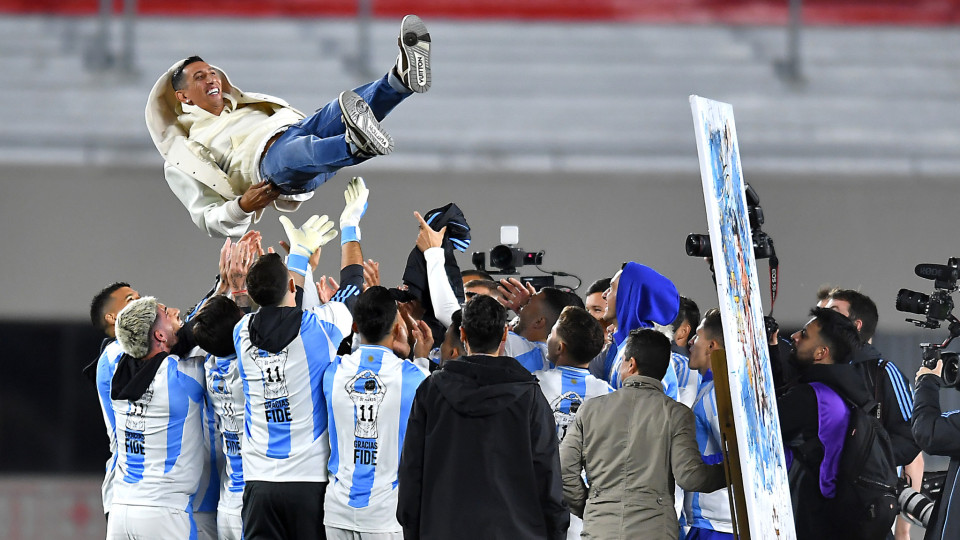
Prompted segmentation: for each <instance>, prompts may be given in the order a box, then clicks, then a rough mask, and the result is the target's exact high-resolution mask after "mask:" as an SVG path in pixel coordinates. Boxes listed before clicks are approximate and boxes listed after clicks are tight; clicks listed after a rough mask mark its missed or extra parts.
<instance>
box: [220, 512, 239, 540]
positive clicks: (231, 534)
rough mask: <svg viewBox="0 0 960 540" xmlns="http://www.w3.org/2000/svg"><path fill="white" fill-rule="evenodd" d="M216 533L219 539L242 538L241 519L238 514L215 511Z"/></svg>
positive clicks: (237, 539) (234, 539) (235, 539)
mask: <svg viewBox="0 0 960 540" xmlns="http://www.w3.org/2000/svg"><path fill="white" fill-rule="evenodd" d="M217 534H219V535H220V540H243V520H242V519H240V514H231V513H229V512H224V511H223V510H220V511H218V512H217Z"/></svg>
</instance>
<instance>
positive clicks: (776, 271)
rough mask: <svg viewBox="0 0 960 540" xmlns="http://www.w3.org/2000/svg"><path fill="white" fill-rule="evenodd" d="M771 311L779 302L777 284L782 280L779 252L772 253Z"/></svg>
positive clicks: (771, 311)
mask: <svg viewBox="0 0 960 540" xmlns="http://www.w3.org/2000/svg"><path fill="white" fill-rule="evenodd" d="M769 266H770V313H773V305H774V304H775V303H776V302H777V285H779V281H780V259H778V258H777V254H776V253H774V254H773V255H770V264H769Z"/></svg>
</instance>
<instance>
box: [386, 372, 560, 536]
mask: <svg viewBox="0 0 960 540" xmlns="http://www.w3.org/2000/svg"><path fill="white" fill-rule="evenodd" d="M424 464H427V465H426V466H425V465H424ZM399 482H400V485H399V493H398V494H399V505H398V506H397V519H398V520H399V521H400V524H401V525H402V526H403V535H404V538H405V539H414V538H422V539H424V540H427V539H449V538H457V539H471V538H477V539H481V538H483V539H488V538H524V539H531V538H549V539H557V540H559V539H563V538H565V537H566V531H567V526H568V524H569V520H570V512H569V510H568V509H567V507H566V505H565V504H564V502H563V487H562V484H561V481H560V456H559V449H558V444H557V435H556V424H555V423H554V419H553V413H552V411H551V410H550V406H549V405H548V404H547V400H546V398H544V397H543V393H542V392H541V391H540V387H539V385H538V383H537V379H536V377H534V376H533V375H531V374H530V372H529V371H527V370H526V369H525V368H524V367H523V366H522V365H520V363H519V362H517V361H516V360H515V359H513V358H510V357H507V356H486V355H477V356H466V357H461V358H459V359H457V360H453V361H450V362H447V363H446V364H445V365H444V366H443V369H441V370H438V371H436V372H434V373H433V374H432V375H431V376H430V377H428V378H427V379H426V380H425V381H424V382H423V383H422V384H421V385H420V387H419V388H418V389H417V394H416V397H415V398H414V401H413V408H412V410H411V412H410V419H409V421H408V424H407V432H406V438H405V439H404V444H403V454H402V456H401V458H400V473H399Z"/></svg>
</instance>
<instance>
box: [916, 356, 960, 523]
mask: <svg viewBox="0 0 960 540" xmlns="http://www.w3.org/2000/svg"><path fill="white" fill-rule="evenodd" d="M924 356H927V355H924ZM924 360H925V361H924V363H923V365H921V367H920V369H919V370H918V371H917V385H916V388H917V389H916V394H915V396H914V402H913V437H914V438H915V439H916V441H917V444H918V445H920V448H922V449H923V451H924V452H926V453H928V454H931V455H937V456H947V457H949V458H950V467H949V469H948V470H947V478H946V481H945V482H944V486H943V491H942V492H941V494H940V498H939V499H938V500H937V502H936V505H935V506H934V508H933V517H932V518H931V520H930V524H929V525H928V527H927V533H926V534H925V535H924V537H923V538H924V540H931V539H938V540H939V539H951V540H952V539H956V538H960V480H958V478H957V469H958V466H960V414H955V413H960V411H953V412H950V413H946V414H941V412H940V386H941V384H942V382H943V381H944V379H946V380H947V383H948V384H947V385H951V384H949V383H955V382H956V379H957V364H958V362H957V360H958V356H957V353H955V352H950V351H941V350H937V351H936V355H935V358H932V359H931V360H935V361H936V364H935V365H934V366H933V367H930V365H931V364H932V362H931V361H927V359H926V358H925V359H924ZM944 364H946V365H947V368H946V373H944ZM951 386H952V385H951ZM954 496H957V501H956V503H957V504H952V503H953V502H954V501H953V497H954Z"/></svg>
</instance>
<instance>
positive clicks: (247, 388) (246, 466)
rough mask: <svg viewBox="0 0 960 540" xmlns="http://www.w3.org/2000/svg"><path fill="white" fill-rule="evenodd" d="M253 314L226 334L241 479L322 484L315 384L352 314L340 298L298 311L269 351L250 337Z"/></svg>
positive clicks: (323, 457)
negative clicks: (283, 341)
mask: <svg viewBox="0 0 960 540" xmlns="http://www.w3.org/2000/svg"><path fill="white" fill-rule="evenodd" d="M253 316H254V314H250V315H246V316H245V317H244V318H243V319H241V320H240V322H239V323H237V326H236V327H235V328H234V332H233V338H234V339H233V341H234V345H235V347H236V349H237V357H238V359H239V361H238V363H237V366H238V368H239V370H240V378H241V380H242V383H243V396H244V410H243V431H244V438H243V452H242V461H243V477H244V481H245V482H250V481H264V482H326V481H327V467H326V465H327V458H328V457H329V456H330V445H329V443H328V442H327V414H326V412H327V411H326V406H325V404H324V402H323V392H322V390H321V388H320V384H321V381H322V378H323V372H324V370H325V369H327V366H329V365H330V362H331V361H333V359H334V358H336V353H337V347H338V346H339V345H340V342H341V341H342V340H343V337H344V336H345V335H347V334H348V333H349V332H350V326H351V325H352V324H353V317H352V316H351V315H350V311H349V310H348V309H347V306H345V305H344V304H342V303H340V302H328V303H326V304H324V305H322V306H316V307H312V308H310V309H306V310H303V312H302V315H301V319H300V333H299V335H297V337H296V338H294V339H293V341H291V342H290V344H289V345H287V346H286V347H284V349H283V350H281V351H280V352H278V353H276V354H274V353H271V352H268V351H265V350H262V349H260V348H258V347H256V346H255V345H253V344H252V343H251V342H250V328H249V327H250V320H251V318H252V317H253Z"/></svg>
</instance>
